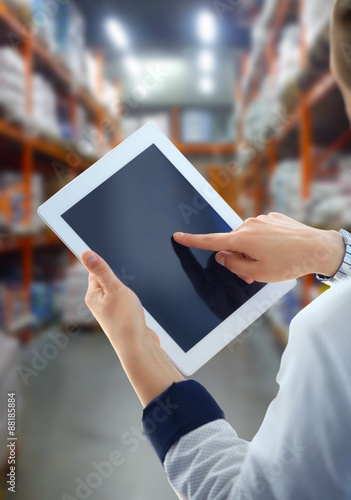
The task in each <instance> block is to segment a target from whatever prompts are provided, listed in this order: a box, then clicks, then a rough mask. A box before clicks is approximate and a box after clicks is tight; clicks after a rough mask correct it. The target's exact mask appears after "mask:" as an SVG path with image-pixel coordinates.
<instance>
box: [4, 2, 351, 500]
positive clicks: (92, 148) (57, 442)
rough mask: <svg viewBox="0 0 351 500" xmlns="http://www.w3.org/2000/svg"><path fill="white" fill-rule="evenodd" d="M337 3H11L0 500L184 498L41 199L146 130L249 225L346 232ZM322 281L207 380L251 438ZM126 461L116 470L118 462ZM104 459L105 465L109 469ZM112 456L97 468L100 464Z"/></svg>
mask: <svg viewBox="0 0 351 500" xmlns="http://www.w3.org/2000/svg"><path fill="white" fill-rule="evenodd" d="M332 4H333V0H308V1H307V0H301V1H298V0H193V1H191V2H189V1H186V0H177V1H164V0H144V1H142V0H128V1H127V0H119V1H118V2H114V1H113V0H100V1H99V2H96V1H93V0H75V1H73V0H7V1H5V2H4V1H0V388H1V394H0V396H1V401H0V409H1V414H0V433H1V435H0V437H1V447H0V462H1V478H2V483H1V491H0V499H1V500H2V499H3V498H7V497H9V498H10V497H11V493H8V492H7V488H8V484H6V481H7V480H8V476H7V474H8V472H9V469H8V465H7V457H8V448H7V447H6V442H7V441H6V437H7V420H6V403H7V393H8V392H16V402H17V421H16V436H17V438H18V441H17V448H16V453H17V454H16V474H17V475H16V498H19V499H21V500H49V499H50V500H54V499H60V500H72V499H76V500H78V499H88V498H91V499H99V500H110V499H112V498H114V499H123V500H151V499H162V500H168V499H169V500H170V499H174V498H176V496H175V494H174V492H173V491H172V490H171V488H170V486H169V485H168V483H167V479H166V478H165V475H164V472H163V470H162V467H161V465H160V464H159V463H158V462H157V459H156V456H155V455H154V453H153V451H152V450H151V448H150V447H149V446H148V444H147V443H145V441H144V439H143V436H142V434H141V411H142V407H141V405H140V403H139V400H138V399H137V397H136V396H135V394H134V391H133V389H132V388H131V387H130V386H129V383H128V381H127V379H126V377H125V375H124V372H123V369H122V368H121V366H120V363H119V361H118V359H117V358H116V356H115V354H114V352H113V350H112V348H111V346H110V345H109V343H108V341H106V339H105V337H104V335H103V333H102V332H101V330H100V329H99V326H98V325H97V324H96V322H95V321H94V319H93V317H92V316H91V314H90V313H89V311H88V309H87V307H86V306H85V303H84V296H85V292H86V288H87V273H86V272H85V270H84V268H83V266H82V265H81V264H80V263H79V262H78V261H77V259H76V258H75V257H74V256H73V255H72V254H71V253H70V251H69V250H68V249H67V248H66V247H65V246H64V245H63V244H62V243H61V242H60V240H59V239H58V238H57V237H56V236H55V235H54V234H53V233H52V232H51V231H50V230H49V228H48V227H46V226H45V225H44V224H43V222H42V221H41V220H40V219H39V218H38V216H37V214H36V209H37V207H38V206H39V205H40V204H41V203H43V202H44V201H45V200H46V199H47V198H48V197H50V196H51V195H53V194H54V193H55V192H56V191H58V190H59V189H60V188H61V187H63V186H64V185H65V184H67V183H68V182H69V181H70V180H72V179H73V178H74V177H76V176H77V175H79V173H81V172H82V171H84V170H85V169H86V168H88V167H89V166H90V165H91V164H92V163H94V162H95V161H96V160H97V159H98V158H100V157H101V156H103V155H104V154H105V153H107V152H108V151H109V150H110V149H111V148H113V147H115V146H116V145H117V144H118V143H120V142H121V141H122V140H123V139H124V138H126V137H127V136H129V135H130V134H131V133H133V132H134V131H135V130H137V129H138V128H139V127H140V126H142V125H143V124H144V123H147V122H153V123H155V124H156V125H157V126H158V127H160V128H161V129H162V130H163V132H164V133H165V134H166V135H167V136H168V137H169V138H170V139H171V140H172V141H173V142H174V143H175V144H176V145H177V147H178V148H179V149H180V150H181V151H182V152H183V154H184V155H185V156H186V157H187V158H188V159H189V160H190V162H191V163H192V164H193V165H194V166H195V167H196V168H197V169H198V170H199V171H200V172H201V174H202V175H203V176H204V177H205V178H206V179H207V180H208V181H209V182H210V183H211V184H212V186H213V187H214V188H215V189H216V190H217V191H218V192H219V193H220V195H221V196H223V198H224V199H225V200H226V201H227V202H228V203H229V205H231V206H232V207H233V208H234V209H235V210H236V211H237V212H238V213H239V215H240V216H241V217H242V218H247V217H250V216H256V215H259V214H261V213H269V212H270V211H278V212H282V213H284V214H286V215H289V216H291V217H293V218H295V219H298V220H300V221H302V222H305V223H307V224H310V225H314V226H317V227H320V228H325V229H337V230H339V229H340V228H341V227H343V228H345V229H348V230H350V228H351V224H350V221H351V196H350V194H351V175H350V165H351V136H350V127H349V124H348V122H347V119H346V115H345V111H344V104H343V100H342V97H341V94H340V92H339V90H338V88H337V86H336V83H335V81H334V79H333V77H332V76H331V74H330V71H329V50H330V46H329V35H328V29H329V22H330V13H331V8H332ZM323 291H324V288H323V286H322V285H321V284H318V283H317V282H316V280H315V278H314V277H313V276H310V277H308V278H306V279H303V280H300V282H299V285H298V286H297V287H296V288H295V289H294V290H293V291H292V292H291V293H290V294H289V295H288V296H287V297H286V298H285V299H284V301H282V302H281V303H280V304H278V305H277V306H275V307H274V308H273V309H272V310H271V311H270V312H269V314H266V316H265V317H264V318H263V319H261V320H259V321H258V322H257V323H256V324H255V325H253V326H252V327H251V328H250V329H249V330H247V331H246V332H244V333H243V334H242V335H241V337H239V338H238V339H236V340H234V341H233V342H232V344H230V345H229V346H228V347H227V348H226V349H224V350H223V351H222V352H221V353H220V354H219V355H217V356H216V357H215V358H214V359H212V360H211V361H210V362H209V363H208V364H207V365H206V366H205V367H203V368H202V369H201V370H199V371H198V372H197V373H196V374H195V376H194V377H193V378H195V379H196V380H198V381H200V382H201V383H203V384H204V385H205V386H206V388H207V389H208V390H209V391H210V392H211V393H212V394H213V396H214V397H215V398H216V399H217V401H218V402H219V404H220V405H221V406H222V408H223V409H224V411H225V413H226V416H227V419H228V420H229V422H230V423H231V424H232V425H233V426H234V428H235V429H236V430H237V432H238V434H239V435H240V436H241V437H243V438H245V439H249V440H250V439H252V437H253V436H254V434H255V433H256V432H257V429H258V427H259V425H260V422H261V420H262V418H263V416H264V414H265V411H266V409H267V406H268V404H269V403H270V401H271V400H272V399H273V398H274V396H275V394H276V391H277V385H276V383H275V376H276V373H277V371H278V367H279V363H280V357H281V353H282V351H283V349H284V347H285V345H286V342H287V336H288V325H289V322H290V320H291V318H292V317H293V316H294V315H295V314H296V312H297V311H298V310H300V309H301V307H303V306H305V305H306V304H308V303H309V302H310V301H311V300H313V298H315V297H316V296H318V295H319V294H320V293H322V292H323ZM113 452H115V453H117V455H118V457H119V459H118V465H116V464H114V465H111V463H112V462H111V459H110V457H111V453H113ZM107 462H108V463H110V466H108V465H106V463H107ZM103 464H105V465H103Z"/></svg>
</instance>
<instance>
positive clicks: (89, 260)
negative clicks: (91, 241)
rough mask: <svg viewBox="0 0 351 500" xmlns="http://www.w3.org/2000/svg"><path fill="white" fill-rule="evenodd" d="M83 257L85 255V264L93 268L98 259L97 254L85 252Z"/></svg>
mask: <svg viewBox="0 0 351 500" xmlns="http://www.w3.org/2000/svg"><path fill="white" fill-rule="evenodd" d="M83 255H84V257H83V262H84V264H86V265H87V266H88V267H89V266H93V265H94V264H95V262H96V261H97V259H98V258H97V255H96V253H95V252H91V251H88V252H85V253H84V254H83Z"/></svg>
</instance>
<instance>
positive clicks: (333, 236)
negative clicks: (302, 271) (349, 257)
mask: <svg viewBox="0 0 351 500" xmlns="http://www.w3.org/2000/svg"><path fill="white" fill-rule="evenodd" d="M345 251H346V247H345V242H344V240H343V237H342V236H341V234H340V233H338V232H337V231H322V230H319V239H318V244H317V247H316V250H315V255H316V257H317V258H316V264H317V266H316V271H315V273H316V274H319V275H323V276H328V277H332V276H334V275H335V274H336V273H337V272H338V270H339V268H340V266H341V264H342V262H343V259H344V256H345Z"/></svg>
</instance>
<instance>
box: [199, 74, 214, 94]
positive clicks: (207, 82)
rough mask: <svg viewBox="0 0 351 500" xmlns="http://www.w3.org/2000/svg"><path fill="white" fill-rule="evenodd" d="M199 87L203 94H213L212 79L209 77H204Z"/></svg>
mask: <svg viewBox="0 0 351 500" xmlns="http://www.w3.org/2000/svg"><path fill="white" fill-rule="evenodd" d="M199 87H200V90H201V92H202V93H203V94H211V92H213V89H214V83H213V80H212V78H209V77H208V76H204V77H203V78H201V80H200V84H199Z"/></svg>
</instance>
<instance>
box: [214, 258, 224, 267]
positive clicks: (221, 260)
mask: <svg viewBox="0 0 351 500" xmlns="http://www.w3.org/2000/svg"><path fill="white" fill-rule="evenodd" d="M216 261H217V262H218V264H220V265H221V266H225V258H224V257H223V256H219V257H216Z"/></svg>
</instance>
